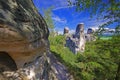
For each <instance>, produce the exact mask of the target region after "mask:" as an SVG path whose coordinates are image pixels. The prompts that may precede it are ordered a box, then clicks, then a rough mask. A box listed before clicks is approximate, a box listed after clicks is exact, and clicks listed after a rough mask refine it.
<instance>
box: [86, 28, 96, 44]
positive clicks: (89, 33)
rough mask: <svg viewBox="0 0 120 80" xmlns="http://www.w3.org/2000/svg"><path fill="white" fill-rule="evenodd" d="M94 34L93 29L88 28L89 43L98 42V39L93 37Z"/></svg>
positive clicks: (87, 37)
mask: <svg viewBox="0 0 120 80" xmlns="http://www.w3.org/2000/svg"><path fill="white" fill-rule="evenodd" d="M93 33H94V31H93V29H91V28H88V30H87V34H86V35H85V39H86V41H87V42H90V41H95V40H96V37H95V36H94V35H93Z"/></svg>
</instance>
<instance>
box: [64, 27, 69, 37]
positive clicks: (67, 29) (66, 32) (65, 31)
mask: <svg viewBox="0 0 120 80" xmlns="http://www.w3.org/2000/svg"><path fill="white" fill-rule="evenodd" d="M68 33H69V28H68V27H65V28H64V35H66V34H68Z"/></svg>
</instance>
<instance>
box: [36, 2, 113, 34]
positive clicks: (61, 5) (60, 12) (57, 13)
mask: <svg viewBox="0 0 120 80" xmlns="http://www.w3.org/2000/svg"><path fill="white" fill-rule="evenodd" d="M71 1H74V0H71ZM34 4H35V6H36V7H37V8H38V9H39V12H40V13H41V14H43V12H42V9H43V8H44V9H47V8H49V7H51V6H54V8H53V10H52V19H53V21H54V24H55V30H57V31H58V32H59V33H63V29H64V27H68V28H69V29H70V30H71V32H73V31H75V29H76V26H77V24H78V23H84V27H85V31H86V30H87V29H88V28H89V27H92V28H97V27H98V26H100V25H102V24H103V23H105V22H106V21H105V20H98V19H97V16H96V15H94V16H93V17H92V18H91V17H90V15H89V13H88V12H87V11H82V12H76V11H75V7H74V6H71V7H69V6H68V3H67V0H34ZM109 27H110V28H113V25H111V26H109Z"/></svg>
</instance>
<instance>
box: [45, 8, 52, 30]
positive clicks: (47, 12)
mask: <svg viewBox="0 0 120 80" xmlns="http://www.w3.org/2000/svg"><path fill="white" fill-rule="evenodd" d="M52 9H53V7H50V8H48V9H43V12H44V19H45V21H46V23H47V25H48V28H49V29H50V31H53V29H54V23H53V20H52Z"/></svg>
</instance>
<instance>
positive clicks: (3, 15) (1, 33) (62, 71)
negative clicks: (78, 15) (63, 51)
mask: <svg viewBox="0 0 120 80" xmlns="http://www.w3.org/2000/svg"><path fill="white" fill-rule="evenodd" d="M48 35H49V31H48V27H47V25H46V23H45V21H44V19H43V18H42V16H41V15H40V14H39V13H38V11H37V9H36V8H35V7H34V5H33V2H32V0H0V80H72V79H73V78H71V77H70V74H69V73H68V71H67V70H66V68H65V66H64V65H62V64H61V63H60V62H58V60H57V59H56V57H55V56H54V55H53V54H52V53H50V51H49V41H48Z"/></svg>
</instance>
